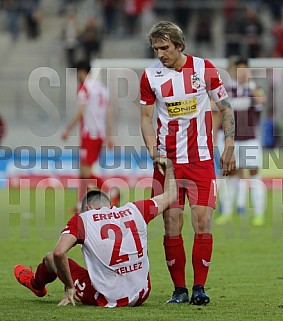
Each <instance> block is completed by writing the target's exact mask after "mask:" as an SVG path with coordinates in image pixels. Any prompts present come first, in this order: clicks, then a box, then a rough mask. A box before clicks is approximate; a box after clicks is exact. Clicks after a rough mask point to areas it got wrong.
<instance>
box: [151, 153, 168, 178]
mask: <svg viewBox="0 0 283 321" xmlns="http://www.w3.org/2000/svg"><path fill="white" fill-rule="evenodd" d="M152 161H153V165H154V166H157V168H158V169H159V171H160V172H161V174H163V175H164V174H165V168H166V165H167V157H166V156H164V155H155V156H154V157H152Z"/></svg>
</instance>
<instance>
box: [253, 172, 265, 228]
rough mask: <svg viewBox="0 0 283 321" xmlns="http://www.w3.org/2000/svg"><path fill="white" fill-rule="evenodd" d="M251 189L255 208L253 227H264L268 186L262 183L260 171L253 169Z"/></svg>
mask: <svg viewBox="0 0 283 321" xmlns="http://www.w3.org/2000/svg"><path fill="white" fill-rule="evenodd" d="M249 173H250V178H249V182H250V188H251V199H252V203H253V207H254V218H253V222H252V223H253V225H255V226H262V225H263V224H264V212H265V207H266V186H265V184H264V183H263V181H262V178H261V176H260V174H259V171H258V169H251V170H250V171H249Z"/></svg>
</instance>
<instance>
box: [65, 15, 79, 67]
mask: <svg viewBox="0 0 283 321" xmlns="http://www.w3.org/2000/svg"><path fill="white" fill-rule="evenodd" d="M78 35H79V26H78V24H77V20H76V13H75V12H74V11H69V13H68V14H67V16H66V20H65V23H64V25H63V28H62V38H63V42H64V47H65V53H66V60H67V66H68V67H73V66H74V64H75V60H76V57H75V54H76V48H77V46H78Z"/></svg>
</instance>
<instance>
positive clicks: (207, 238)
mask: <svg viewBox="0 0 283 321" xmlns="http://www.w3.org/2000/svg"><path fill="white" fill-rule="evenodd" d="M212 244H213V238H212V234H209V233H204V234H195V239H194V245H193V252H192V263H193V269H194V285H202V286H204V284H205V281H206V278H207V274H208V269H209V264H210V259H211V254H212Z"/></svg>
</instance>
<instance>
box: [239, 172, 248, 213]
mask: <svg viewBox="0 0 283 321" xmlns="http://www.w3.org/2000/svg"><path fill="white" fill-rule="evenodd" d="M247 194H248V182H247V180H246V179H245V178H241V179H240V180H239V191H238V197H237V206H238V208H246V205H247Z"/></svg>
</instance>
